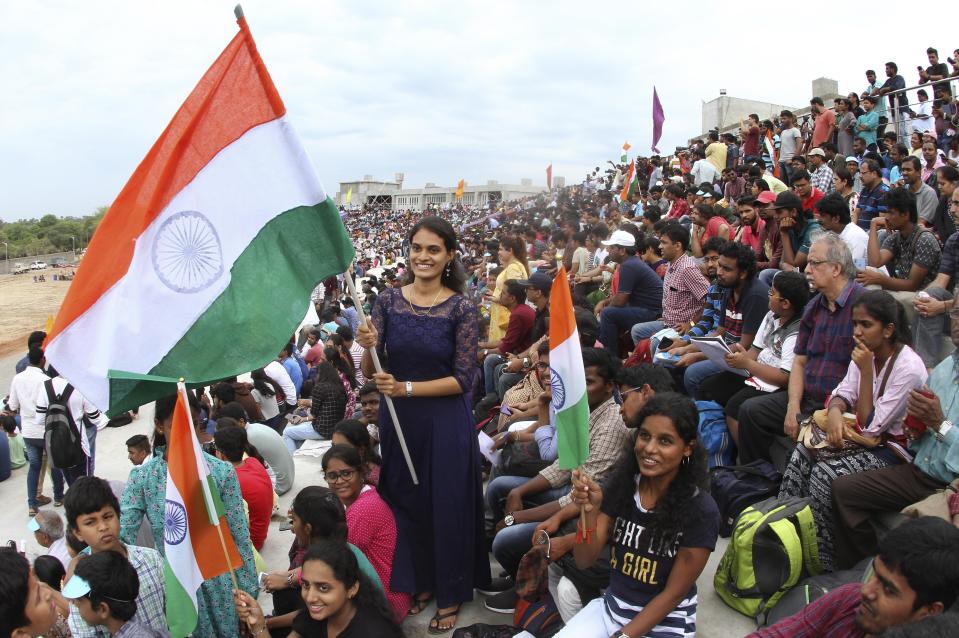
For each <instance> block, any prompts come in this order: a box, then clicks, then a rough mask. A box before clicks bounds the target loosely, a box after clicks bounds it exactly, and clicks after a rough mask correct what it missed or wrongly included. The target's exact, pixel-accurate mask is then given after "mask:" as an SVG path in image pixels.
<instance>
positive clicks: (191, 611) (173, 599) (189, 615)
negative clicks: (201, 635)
mask: <svg viewBox="0 0 959 638" xmlns="http://www.w3.org/2000/svg"><path fill="white" fill-rule="evenodd" d="M163 577H164V583H165V585H166V621H167V624H168V625H169V626H170V635H171V636H172V637H173V638H186V636H189V635H190V634H191V633H192V632H193V630H194V629H196V623H197V620H198V619H199V616H198V614H197V610H196V607H194V606H193V599H192V598H191V597H190V594H188V593H187V591H186V590H185V589H183V585H182V584H181V583H180V581H179V580H177V577H176V576H175V575H174V574H173V570H172V569H170V563H169V561H167V560H166V559H165V558H164V559H163Z"/></svg>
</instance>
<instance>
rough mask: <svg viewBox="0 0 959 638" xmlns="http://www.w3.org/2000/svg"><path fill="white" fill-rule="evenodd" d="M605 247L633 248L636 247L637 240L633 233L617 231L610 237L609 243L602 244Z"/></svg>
mask: <svg viewBox="0 0 959 638" xmlns="http://www.w3.org/2000/svg"><path fill="white" fill-rule="evenodd" d="M602 244H603V246H627V247H632V246H635V245H636V238H635V237H633V235H632V233H628V232H626V231H625V230H616V231H613V234H612V235H610V237H609V239H608V240H607V241H604V242H602Z"/></svg>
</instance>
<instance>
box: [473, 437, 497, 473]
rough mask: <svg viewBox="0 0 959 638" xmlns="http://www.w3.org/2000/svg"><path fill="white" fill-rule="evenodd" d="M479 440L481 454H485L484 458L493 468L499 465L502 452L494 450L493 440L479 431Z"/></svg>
mask: <svg viewBox="0 0 959 638" xmlns="http://www.w3.org/2000/svg"><path fill="white" fill-rule="evenodd" d="M477 438H478V439H479V449H480V452H482V453H483V456H485V457H486V459H487V460H488V461H489V462H490V463H492V464H493V467H496V466H497V465H499V455H500V450H494V449H493V439H491V438H490V436H489V435H488V434H487V433H486V432H483V431H482V430H480V431H479V434H478V435H477Z"/></svg>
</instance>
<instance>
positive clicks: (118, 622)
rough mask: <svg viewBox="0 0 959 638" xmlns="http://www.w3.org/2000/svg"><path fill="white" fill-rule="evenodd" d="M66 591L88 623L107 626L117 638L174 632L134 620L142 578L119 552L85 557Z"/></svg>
mask: <svg viewBox="0 0 959 638" xmlns="http://www.w3.org/2000/svg"><path fill="white" fill-rule="evenodd" d="M62 593H63V597H64V598H68V599H70V600H71V601H72V602H73V605H74V606H75V608H76V610H77V612H78V614H79V615H80V617H81V618H82V619H83V621H84V622H85V623H86V624H88V625H89V626H91V627H96V628H97V629H100V628H105V629H106V630H108V631H109V632H110V635H111V636H113V638H158V637H164V636H169V635H170V634H169V633H168V632H167V631H166V630H160V631H155V630H153V629H151V628H150V627H148V626H146V625H144V624H142V623H141V622H139V621H137V620H135V619H134V616H135V615H136V612H137V602H136V601H137V597H138V596H139V594H140V579H139V577H138V576H137V570H136V569H134V567H133V565H131V564H130V562H129V561H128V560H127V559H126V558H124V557H123V555H121V554H120V553H118V552H115V551H112V550H105V551H102V552H97V553H96V554H91V555H89V556H83V557H81V558H80V559H79V560H78V561H77V563H76V565H75V566H74V569H73V576H71V577H70V580H68V581H67V584H66V585H65V586H64V588H63V592H62Z"/></svg>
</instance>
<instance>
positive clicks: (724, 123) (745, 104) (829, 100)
mask: <svg viewBox="0 0 959 638" xmlns="http://www.w3.org/2000/svg"><path fill="white" fill-rule="evenodd" d="M816 96H818V97H821V98H822V100H823V102H825V103H826V108H831V107H832V105H833V99H835V98H837V97H845V96H844V95H840V93H839V83H838V82H836V81H835V80H830V79H829V78H818V79H816V80H813V81H812V95H810V97H816ZM782 111H792V112H793V114H794V115H796V116H797V117H798V118H803V117H804V116H807V115H809V103H808V102H807V103H806V104H802V105H800V106H797V107H790V106H787V105H785V104H773V103H772V102H762V101H759V100H747V99H743V98H738V97H732V96H730V95H726V91H725V90H720V95H719V97H717V98H715V99H713V100H710V101H709V102H703V107H702V133H700V134H699V135H698V136H697V137H696V138H693V139H705V137H706V134H707V133H709V131H712V130H717V129H718V130H719V132H720V133H735V132H736V131H738V130H739V122H740V120H742V119H744V118H745V117H746V116H747V115H749V114H750V113H755V114H756V115H758V116H759V120H760V121H762V120H774V119H776V118H777V117H779V114H780V113H781V112H782Z"/></svg>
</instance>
